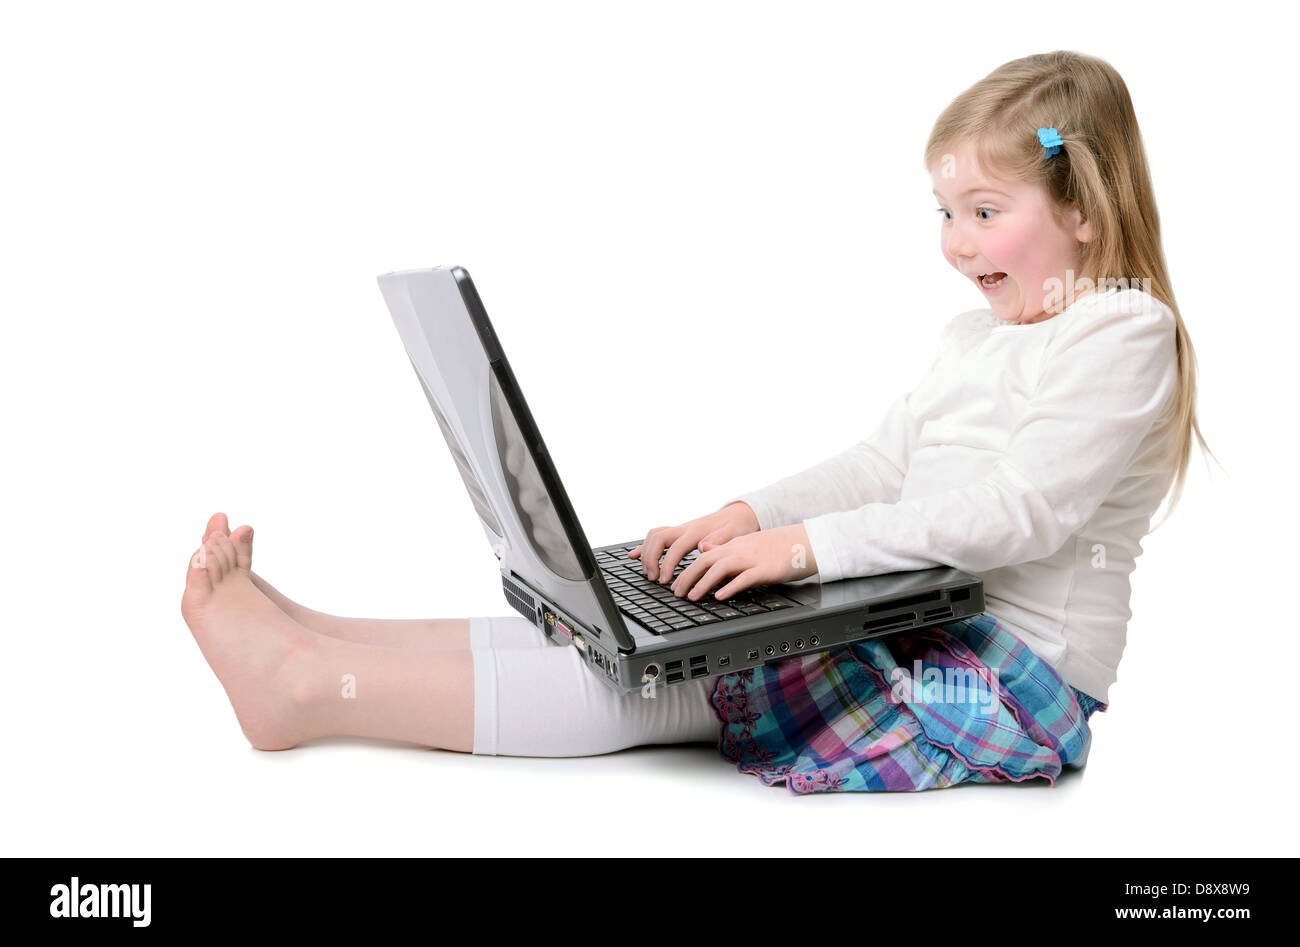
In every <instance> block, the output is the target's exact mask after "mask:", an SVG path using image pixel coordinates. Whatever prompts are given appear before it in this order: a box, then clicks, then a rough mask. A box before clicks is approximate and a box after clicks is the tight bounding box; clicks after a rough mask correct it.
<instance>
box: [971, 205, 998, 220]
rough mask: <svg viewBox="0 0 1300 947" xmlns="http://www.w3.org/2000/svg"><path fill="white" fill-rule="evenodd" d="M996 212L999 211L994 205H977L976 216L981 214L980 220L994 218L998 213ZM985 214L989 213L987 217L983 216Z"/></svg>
mask: <svg viewBox="0 0 1300 947" xmlns="http://www.w3.org/2000/svg"><path fill="white" fill-rule="evenodd" d="M996 213H997V211H995V210H994V209H993V208H992V207H977V208H975V214H976V216H979V219H980V220H992V219H993V215H994V214H996ZM984 214H988V216H987V217H984V216H982V215H984Z"/></svg>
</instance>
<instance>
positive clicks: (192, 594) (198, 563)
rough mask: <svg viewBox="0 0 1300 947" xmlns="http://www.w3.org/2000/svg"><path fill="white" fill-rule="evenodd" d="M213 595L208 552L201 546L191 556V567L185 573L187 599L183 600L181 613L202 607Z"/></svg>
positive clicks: (187, 612)
mask: <svg viewBox="0 0 1300 947" xmlns="http://www.w3.org/2000/svg"><path fill="white" fill-rule="evenodd" d="M211 594H212V578H211V577H210V576H209V575H208V570H207V551H206V550H205V549H204V548H203V547H202V546H200V547H199V548H198V549H197V550H195V552H194V555H192V556H190V567H189V568H188V569H187V570H186V571H185V597H184V598H182V599H181V612H183V613H185V614H186V615H187V616H188V614H189V612H190V610H191V609H192V608H194V607H196V606H201V605H202V604H203V603H204V602H206V601H207V600H208V596H210V595H211Z"/></svg>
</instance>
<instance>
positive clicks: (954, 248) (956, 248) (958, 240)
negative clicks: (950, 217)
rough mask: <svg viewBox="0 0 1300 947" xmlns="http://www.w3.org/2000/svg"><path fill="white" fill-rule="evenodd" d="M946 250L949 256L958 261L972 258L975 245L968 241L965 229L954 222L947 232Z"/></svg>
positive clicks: (968, 236)
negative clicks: (963, 258)
mask: <svg viewBox="0 0 1300 947" xmlns="http://www.w3.org/2000/svg"><path fill="white" fill-rule="evenodd" d="M947 250H948V255H949V256H951V257H956V258H958V259H960V258H962V257H968V256H973V255H974V253H975V244H974V242H973V241H972V240H971V239H970V235H969V233H968V232H967V230H966V228H965V227H963V226H962V225H961V224H959V223H957V222H955V221H954V222H953V225H952V227H950V228H949V230H948V244H947Z"/></svg>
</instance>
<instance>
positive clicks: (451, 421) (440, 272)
mask: <svg viewBox="0 0 1300 947" xmlns="http://www.w3.org/2000/svg"><path fill="white" fill-rule="evenodd" d="M379 289H380V291H381V292H382V293H383V295H384V301H385V302H386V303H387V304H388V311H389V312H390V313H391V314H392V317H393V321H394V322H395V323H396V325H397V331H398V334H399V335H400V336H401V338H402V343H403V344H404V345H405V346H406V354H407V356H408V358H409V359H410V362H411V366H412V367H413V368H414V369H415V375H416V377H417V378H418V379H419V380H420V386H421V388H423V389H424V394H425V397H426V398H427V399H428V401H429V407H430V408H432V409H433V415H434V417H435V418H436V419H437V422H438V427H439V428H441V429H442V434H443V437H444V438H446V441H447V447H448V448H449V449H450V450H451V454H452V457H453V458H455V461H456V467H457V468H458V469H459V470H460V475H461V479H462V480H463V481H464V483H465V489H466V490H467V491H468V492H469V496H470V501H471V502H472V503H473V504H474V510H475V512H476V513H477V514H478V518H479V521H480V522H481V523H482V524H483V530H484V532H485V533H486V535H487V539H488V544H489V545H490V546H491V548H492V551H493V553H494V554H495V555H496V557H497V559H498V560H499V562H500V566H501V568H502V570H510V571H513V572H514V573H515V574H516V575H518V576H520V577H523V578H526V579H527V580H528V582H529V583H530V584H532V585H533V586H534V587H535V588H536V590H537V591H538V592H540V593H541V594H542V595H544V596H545V597H547V598H548V599H549V600H550V601H551V602H552V603H553V604H554V605H555V606H556V607H558V608H561V609H563V610H564V611H565V612H567V613H568V614H569V615H571V616H573V618H574V619H576V620H577V621H579V622H582V623H584V624H586V625H588V626H589V627H591V628H594V629H595V630H596V631H597V632H598V633H599V634H601V635H604V634H606V633H610V634H612V635H613V637H614V640H615V641H616V642H617V643H618V646H619V649H620V650H622V651H633V650H634V649H635V645H634V642H633V638H632V635H631V634H630V633H629V632H628V630H627V627H626V625H624V623H623V617H622V615H621V614H620V613H619V611H618V609H617V607H616V606H615V605H614V600H613V598H612V597H611V596H610V593H609V589H608V588H607V587H606V585H605V582H604V580H603V578H601V573H600V569H599V568H598V567H597V564H596V558H595V555H594V554H593V553H592V551H591V544H590V543H588V542H587V537H586V534H585V533H584V532H583V530H582V525H581V524H580V523H579V522H578V517H577V515H576V514H575V513H574V512H573V507H572V505H571V504H570V503H569V497H568V494H566V493H565V491H564V485H563V484H562V483H561V482H560V477H559V474H558V473H556V471H555V467H554V465H553V464H552V463H551V457H550V454H549V453H547V450H546V445H545V444H544V443H543V441H542V436H541V433H540V432H539V431H538V430H537V425H536V424H535V423H534V422H533V416H532V413H531V412H530V411H529V410H528V404H527V402H525V400H524V395H523V392H522V391H521V390H520V388H519V385H518V383H517V382H516V381H515V376H514V373H513V372H512V371H511V370H510V363H509V361H507V359H506V354H505V351H504V350H503V349H502V348H501V343H500V341H499V340H498V339H497V337H496V333H495V332H494V331H493V329H492V323H491V322H490V321H489V320H488V316H487V311H486V310H485V309H484V308H483V303H482V301H481V300H480V299H479V295H478V291H477V290H476V289H475V288H474V283H473V281H472V280H471V279H470V276H469V273H468V272H467V271H466V270H465V269H464V268H463V267H459V266H442V267H435V268H433V269H427V270H404V271H400V272H393V273H385V274H383V275H382V276H380V277H379Z"/></svg>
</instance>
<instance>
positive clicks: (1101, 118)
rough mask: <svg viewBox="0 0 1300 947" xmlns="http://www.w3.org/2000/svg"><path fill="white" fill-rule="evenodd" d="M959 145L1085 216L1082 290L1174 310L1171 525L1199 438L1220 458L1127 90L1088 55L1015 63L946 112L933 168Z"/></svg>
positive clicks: (933, 139) (937, 126) (929, 158)
mask: <svg viewBox="0 0 1300 947" xmlns="http://www.w3.org/2000/svg"><path fill="white" fill-rule="evenodd" d="M1039 128H1055V129H1056V130H1057V132H1058V133H1059V134H1060V137H1061V141H1062V147H1061V149H1060V151H1059V153H1057V154H1056V155H1054V156H1053V157H1052V159H1051V160H1050V161H1049V160H1044V152H1043V146H1042V145H1041V144H1039V140H1038V129H1039ZM959 142H970V143H972V144H973V145H974V147H975V152H976V155H977V156H978V160H979V161H980V163H981V164H982V165H983V166H984V167H985V168H989V169H996V170H998V171H1000V172H1002V173H1003V174H1004V175H1008V176H1010V177H1012V178H1014V179H1017V180H1021V181H1026V182H1029V183H1037V184H1040V185H1041V186H1042V187H1043V188H1044V189H1045V190H1046V191H1047V193H1048V194H1049V195H1050V196H1051V197H1052V199H1053V201H1054V204H1055V206H1056V209H1057V212H1058V214H1060V213H1062V212H1063V211H1064V210H1065V209H1066V208H1068V207H1070V206H1075V207H1078V208H1079V209H1081V210H1082V211H1083V213H1084V215H1085V216H1086V217H1087V218H1088V220H1089V222H1090V224H1091V229H1092V239H1091V241H1090V242H1088V243H1085V244H1083V245H1082V247H1081V248H1080V253H1081V263H1080V269H1081V272H1080V274H1079V277H1078V278H1079V279H1080V282H1083V279H1082V278H1084V277H1086V278H1087V279H1088V280H1091V281H1093V282H1094V283H1095V285H1096V286H1098V287H1101V286H1103V285H1106V283H1107V281H1108V280H1109V281H1110V284H1111V285H1114V283H1115V282H1116V281H1117V280H1130V279H1133V280H1137V279H1141V280H1142V282H1140V283H1139V284H1138V285H1140V286H1142V287H1143V288H1145V289H1147V291H1148V292H1150V293H1151V295H1152V296H1154V297H1155V298H1156V299H1159V300H1160V301H1161V302H1163V303H1164V304H1165V305H1167V306H1168V307H1169V308H1170V309H1171V310H1173V313H1174V318H1175V320H1176V322H1177V352H1178V391H1177V394H1176V396H1175V399H1174V406H1173V408H1172V409H1171V410H1172V411H1173V412H1174V413H1175V414H1176V421H1175V426H1174V431H1175V437H1174V442H1173V445H1172V447H1171V449H1170V451H1169V454H1168V456H1167V457H1166V463H1167V464H1169V466H1170V471H1169V478H1168V479H1167V480H1166V481H1165V485H1164V490H1163V491H1162V494H1161V496H1162V497H1164V496H1166V495H1168V493H1169V488H1170V485H1172V486H1173V488H1174V492H1173V497H1172V499H1171V501H1170V504H1169V507H1168V509H1167V510H1166V513H1165V517H1164V519H1167V518H1168V516H1169V514H1170V513H1172V512H1173V510H1174V507H1176V506H1177V505H1178V501H1179V499H1180V497H1181V496H1182V492H1183V484H1184V481H1185V480H1186V478H1187V467H1188V461H1189V458H1190V454H1191V445H1192V435H1193V434H1195V435H1196V438H1197V440H1199V441H1200V444H1201V449H1202V450H1204V451H1205V452H1206V453H1209V454H1210V456H1212V457H1213V456H1214V455H1213V454H1212V453H1211V452H1210V449H1209V446H1208V445H1207V444H1206V443H1205V438H1204V437H1202V436H1201V429H1200V426H1199V425H1198V424H1197V421H1196V353H1195V351H1194V350H1193V348H1192V340H1191V337H1190V336H1189V335H1188V334H1187V328H1186V327H1185V326H1184V325H1183V317H1182V315H1181V314H1180V313H1179V311H1178V304H1177V303H1176V302H1175V301H1174V291H1173V287H1172V286H1171V285H1170V283H1169V271H1168V269H1167V268H1166V266H1165V255H1164V249H1163V248H1162V246H1161V242H1160V216H1159V214H1158V212H1157V211H1156V201H1155V195H1154V193H1153V192H1152V189H1151V172H1150V171H1149V169H1148V168H1147V158H1146V151H1145V149H1144V148H1143V147H1142V136H1141V133H1140V132H1139V131H1138V123H1137V116H1136V115H1135V114H1134V112H1133V102H1132V100H1131V99H1130V98H1129V93H1128V87H1127V86H1125V85H1124V80H1123V79H1122V78H1121V77H1120V74H1119V73H1118V72H1116V71H1115V68H1114V67H1113V66H1111V65H1110V64H1109V63H1107V62H1105V61H1103V60H1101V59H1097V58H1095V57H1093V56H1086V55H1083V54H1082V53H1076V52H1068V51H1064V50H1062V51H1057V52H1053V53H1041V54H1038V55H1035V56H1026V57H1025V58H1024V59H1016V60H1013V61H1011V62H1008V63H1004V64H1003V65H1001V66H999V67H998V68H997V69H995V70H993V72H991V73H989V74H988V75H987V76H985V77H984V78H983V79H981V80H980V81H979V82H977V83H975V84H974V85H973V86H971V87H970V88H969V89H967V90H966V91H965V92H963V93H962V94H961V95H959V96H957V98H955V99H954V100H953V101H952V104H950V105H949V106H948V107H947V108H946V109H944V111H943V114H941V115H940V116H939V118H938V119H937V120H936V121H935V123H934V129H933V131H931V132H930V140H929V141H928V142H927V143H926V146H925V166H926V169H927V170H929V169H932V168H933V167H934V166H935V164H936V163H938V162H940V161H941V159H942V158H943V156H944V155H945V154H946V153H949V152H951V151H952V150H954V146H955V145H956V144H957V143H959ZM1216 461H1217V458H1216ZM1164 519H1162V520H1161V521H1160V524H1163V523H1164ZM1160 524H1157V526H1159V525H1160Z"/></svg>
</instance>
